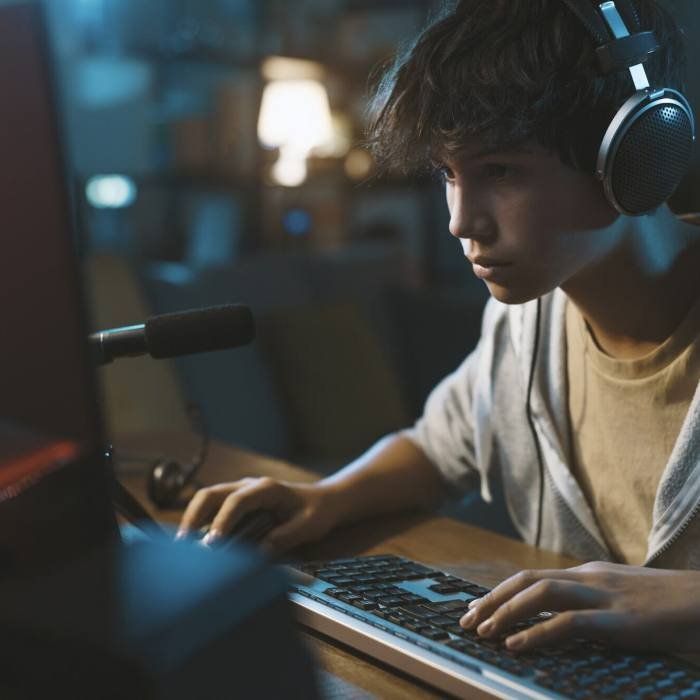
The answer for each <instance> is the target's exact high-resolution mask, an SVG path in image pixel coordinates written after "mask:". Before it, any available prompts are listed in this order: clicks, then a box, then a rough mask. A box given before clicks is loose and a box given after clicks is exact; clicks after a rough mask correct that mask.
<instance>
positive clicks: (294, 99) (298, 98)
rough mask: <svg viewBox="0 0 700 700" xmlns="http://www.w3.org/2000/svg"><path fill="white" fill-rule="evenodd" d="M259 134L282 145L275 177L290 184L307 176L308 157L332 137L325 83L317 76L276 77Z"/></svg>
mask: <svg viewBox="0 0 700 700" xmlns="http://www.w3.org/2000/svg"><path fill="white" fill-rule="evenodd" d="M258 138H259V139H260V142H261V143H262V144H263V145H264V146H267V147H268V148H279V149H280V159H279V161H277V163H275V166H274V167H273V169H272V175H273V177H274V178H275V180H276V181H277V182H278V183H279V184H281V185H286V186H288V187H295V186H297V185H300V184H301V183H302V182H304V180H305V179H306V159H307V158H308V156H309V155H310V153H311V152H312V151H313V150H314V149H315V148H317V147H319V146H323V145H324V144H327V143H328V142H329V141H332V139H333V124H332V120H331V111H330V106H329V104H328V94H327V93H326V89H325V87H324V86H323V85H322V84H321V83H319V82H318V81H317V80H273V81H272V82H270V83H268V84H267V85H266V86H265V90H264V92H263V97H262V103H261V105H260V116H259V118H258Z"/></svg>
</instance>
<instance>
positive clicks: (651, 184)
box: [563, 0, 695, 216]
mask: <svg viewBox="0 0 700 700" xmlns="http://www.w3.org/2000/svg"><path fill="white" fill-rule="evenodd" d="M563 2H564V3H566V5H567V6H568V7H569V9H571V11H572V12H573V13H574V14H575V15H576V16H577V17H578V19H579V20H580V21H581V22H582V23H583V25H584V26H585V28H586V30H587V31H588V33H589V34H590V35H591V37H592V38H593V41H594V43H595V46H596V55H597V57H598V66H599V68H600V71H601V73H602V74H604V75H605V74H608V73H614V72H617V71H622V70H629V72H630V75H631V76H632V80H633V82H634V87H635V92H634V94H632V95H631V96H630V97H629V98H628V99H627V100H625V102H624V103H623V104H622V106H621V107H620V108H619V109H618V111H617V113H616V114H615V116H614V117H613V119H612V121H611V122H610V125H609V126H608V127H607V129H606V130H605V134H604V136H603V140H602V142H601V144H600V148H599V150H598V158H597V163H596V177H597V178H598V179H599V180H601V181H602V183H603V188H604V190H605V195H606V197H607V198H608V200H609V201H610V203H611V204H612V205H613V206H614V207H615V209H617V211H619V212H620V213H621V214H626V215H628V216H641V215H643V214H648V213H649V212H651V211H653V210H654V209H656V208H657V207H659V206H660V205H661V204H663V203H664V202H665V201H666V200H667V199H668V198H669V197H670V196H671V194H673V192H674V190H675V189H676V188H677V187H678V185H679V184H680V182H681V180H682V179H683V176H684V175H685V173H686V171H687V169H688V166H689V164H690V158H691V154H692V148H693V143H694V141H695V118H694V116H693V110H692V108H691V106H690V104H689V103H688V100H687V99H686V98H685V97H684V96H683V95H682V94H681V93H680V92H678V91H677V90H674V89H672V88H669V87H663V86H658V87H657V86H650V85H649V80H648V78H647V74H646V71H645V70H644V66H643V65H642V64H643V63H644V62H645V61H646V60H647V59H648V58H649V56H650V55H651V54H652V53H653V52H654V51H657V50H658V49H659V48H660V45H659V42H658V40H657V39H656V36H655V35H654V32H651V31H642V30H641V25H640V21H639V14H638V12H637V10H636V8H635V7H634V5H633V3H632V0H615V2H600V1H599V0H594V2H591V0H563Z"/></svg>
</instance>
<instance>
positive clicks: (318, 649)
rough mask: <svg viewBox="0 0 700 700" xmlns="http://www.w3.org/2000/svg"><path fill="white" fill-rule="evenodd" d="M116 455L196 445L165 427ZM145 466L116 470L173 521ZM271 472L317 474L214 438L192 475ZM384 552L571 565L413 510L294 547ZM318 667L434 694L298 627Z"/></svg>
mask: <svg viewBox="0 0 700 700" xmlns="http://www.w3.org/2000/svg"><path fill="white" fill-rule="evenodd" d="M114 443H115V450H116V454H117V457H118V455H119V452H120V450H121V449H126V450H128V451H129V452H134V453H140V454H144V455H154V456H157V455H158V454H167V455H168V457H172V458H176V459H179V460H182V461H183V462H187V460H189V459H190V458H191V456H192V454H193V453H194V452H195V450H196V447H197V439H196V438H195V437H188V436H174V435H172V434H162V435H141V436H129V437H128V438H122V439H115V441H114ZM145 473H146V468H145V466H144V465H143V463H142V464H141V466H140V467H137V468H134V469H130V470H129V471H127V470H121V471H120V479H121V481H122V483H123V484H124V485H125V486H126V487H127V488H128V489H129V490H130V491H131V492H132V493H133V494H134V495H135V496H136V497H137V498H138V499H139V500H140V501H141V503H143V505H144V506H146V508H147V509H148V510H149V512H150V513H151V514H152V515H153V516H154V517H155V518H156V519H158V520H160V521H162V522H168V523H172V524H177V523H178V522H179V519H180V513H181V510H182V507H184V504H185V502H186V499H183V503H182V504H181V507H180V508H178V509H174V510H167V511H166V510H158V509H156V508H155V507H153V506H152V505H151V504H150V503H149V502H148V499H147V497H146V478H145ZM263 475H265V476H271V477H274V478H278V479H284V480H288V481H289V480H295V481H305V482H310V481H315V480H316V479H317V478H318V477H317V475H315V474H313V473H311V472H309V471H307V470H304V469H301V468H299V467H295V466H293V465H291V464H288V463H286V462H282V461H280V460H276V459H270V458H268V457H263V456H262V455H259V454H255V453H253V452H249V451H246V450H241V449H237V448H234V447H230V446H227V445H224V444H222V443H213V444H212V446H211V450H210V453H209V457H208V459H207V462H206V464H205V466H204V468H203V469H202V471H201V472H200V474H199V476H198V481H199V483H200V484H214V483H217V482H221V481H233V480H235V479H239V478H241V477H244V476H263ZM378 553H391V554H398V555H402V556H407V557H410V558H412V559H417V560H419V561H423V562H426V563H429V564H432V565H435V566H437V567H439V568H441V569H444V570H445V571H449V572H451V573H454V574H456V575H458V576H463V577H465V578H468V579H471V580H473V581H476V582H477V583H480V584H482V585H485V586H494V585H495V584H497V583H498V582H499V581H501V580H502V579H503V578H505V577H507V576H510V575H511V574H513V573H515V572H517V571H519V570H520V569H525V568H554V567H564V566H572V565H574V564H576V563H577V562H575V561H574V560H573V559H569V558H567V557H563V556H561V555H558V554H553V553H551V552H545V551H542V550H538V549H535V548H534V547H530V546H528V545H525V544H523V543H521V542H517V541H515V540H511V539H509V538H506V537H501V536H500V535H496V534H494V533H492V532H489V531H487V530H481V529H479V528H476V527H472V526H470V525H465V524H463V523H460V522H458V521H456V520H452V519H449V518H440V517H431V516H425V515H421V514H417V513H410V514H406V515H401V516H387V517H381V518H375V519H373V520H370V521H365V522H363V523H361V524H357V525H352V526H349V527H345V528H342V529H340V530H337V531H335V532H334V533H333V534H332V535H331V536H329V537H327V538H326V539H324V540H323V541H321V542H317V543H314V544H309V545H306V546H304V547H301V548H299V550H298V554H299V556H300V557H302V558H304V559H325V558H334V557H345V556H354V555H359V554H378ZM304 637H305V638H306V639H307V640H308V642H309V644H310V646H311V648H312V649H313V652H314V653H315V655H316V657H317V659H318V661H319V663H320V665H321V667H322V668H324V669H326V670H327V671H329V672H330V673H332V674H333V675H334V676H336V677H338V678H341V679H343V680H346V681H348V682H350V683H352V684H354V685H355V686H357V687H359V688H362V689H363V690H365V691H367V692H368V693H371V694H372V695H374V696H375V697H378V698H387V699H389V700H394V699H396V700H404V699H405V698H407V697H410V698H411V699H412V700H413V699H414V698H415V699H420V700H423V699H428V698H431V699H434V698H439V697H442V696H441V695H440V694H439V693H437V692H436V691H432V690H431V689H428V688H425V687H421V686H419V685H417V684H416V682H415V681H413V680H412V679H410V678H408V677H406V676H402V675H400V674H398V673H396V672H395V671H393V670H391V669H388V668H385V667H380V666H377V665H376V664H374V663H372V662H370V661H368V660H366V659H364V658H361V657H359V656H358V655H356V654H354V653H352V652H351V651H348V650H347V649H346V648H343V647H340V646H338V645H335V644H333V643H331V642H329V641H327V640H325V639H323V640H322V639H320V638H319V637H317V636H316V635H315V634H314V633H304Z"/></svg>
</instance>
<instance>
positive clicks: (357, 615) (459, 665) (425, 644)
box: [290, 555, 700, 700]
mask: <svg viewBox="0 0 700 700" xmlns="http://www.w3.org/2000/svg"><path fill="white" fill-rule="evenodd" d="M293 578H294V581H293V584H292V590H291V592H290V598H291V600H292V603H293V605H294V607H295V609H296V614H297V619H298V620H299V621H300V622H301V624H302V625H305V626H307V627H309V628H312V629H314V630H316V631H318V632H320V633H322V634H324V635H327V636H329V637H331V638H332V639H333V640H336V641H338V642H341V643H344V644H347V645H349V646H350V647H353V648H355V649H357V650H359V651H361V652H363V653H365V654H367V655H369V656H370V657H372V658H373V659H376V660H378V661H382V662H384V663H387V664H389V665H391V666H393V667H395V668H397V669H399V670H400V671H403V672H404V673H407V674H409V675H411V676H414V677H416V678H419V679H421V680H422V681H424V682H426V683H428V684H430V685H432V686H434V687H435V688H438V689H440V690H441V691H444V692H446V693H449V694H451V695H454V696H457V697H470V698H472V697H484V698H492V697H497V698H576V699H577V700H578V699H589V698H590V699H595V700H598V699H599V698H624V699H628V700H632V699H637V698H640V699H641V698H644V699H645V700H653V699H657V698H664V699H665V700H676V699H679V698H700V668H698V667H696V666H693V665H691V664H690V663H687V662H684V661H682V660H680V659H678V658H675V657H671V656H666V655H661V654H641V653H637V654H634V653H626V652H624V651H620V650H615V649H612V648H609V647H606V646H605V645H603V644H601V643H598V642H590V641H588V642H587V641H584V640H575V641H573V642H571V643H569V644H567V645H566V646H563V647H557V648H548V649H542V650H539V651H536V652H530V653H520V654H518V653H516V652H514V651H509V650H507V649H506V647H505V645H504V644H503V639H504V636H503V637H501V638H500V639H482V638H480V637H479V636H478V635H477V634H476V633H475V632H474V631H467V630H464V629H462V628H461V627H460V626H459V619H460V617H461V616H462V615H463V614H464V613H465V611H466V605H467V603H468V601H470V600H471V599H472V598H475V597H480V596H482V595H484V594H485V593H487V592H488V589H487V588H484V587H483V586H479V585H478V584H476V583H473V582H471V581H467V580H465V579H462V578H459V577H457V576H452V575H450V574H449V573H446V572H443V571H439V570H437V569H435V568H433V567H430V566H427V565H425V564H421V563H419V562H416V561H413V560H411V559H406V558H404V557H398V556H394V555H376V556H367V557H352V558H347V559H335V560H332V561H324V562H308V563H303V564H298V565H296V571H295V574H294V577H293ZM551 615H552V613H547V612H543V613H540V614H539V615H538V616H537V617H534V618H531V619H530V620H527V621H525V622H522V623H520V624H518V625H516V627H515V629H525V628H527V627H528V626H530V625H533V624H536V623H537V622H541V621H542V619H543V618H546V617H550V616H551Z"/></svg>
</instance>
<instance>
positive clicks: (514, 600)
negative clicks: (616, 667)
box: [460, 562, 700, 651]
mask: <svg viewBox="0 0 700 700" xmlns="http://www.w3.org/2000/svg"><path fill="white" fill-rule="evenodd" d="M469 607H470V611H469V612H468V613H467V614H466V615H464V617H462V619H461V620H460V624H461V625H462V626H463V627H465V628H467V629H473V628H475V627H476V629H477V632H478V634H480V635H482V636H484V637H493V636H499V635H501V634H504V633H507V632H508V630H509V628H511V627H512V626H513V625H514V624H515V623H517V622H520V621H522V620H526V619H528V618H530V617H534V616H535V615H537V613H539V612H543V611H547V612H558V613H559V614H557V615H553V616H552V617H551V618H549V619H546V620H545V621H543V622H539V623H537V624H535V625H534V626H532V627H531V628H529V629H527V630H524V631H522V632H519V633H516V634H511V635H510V636H508V637H507V638H506V645H507V647H508V648H510V649H517V650H518V651H529V650H530V649H534V648H536V647H540V646H544V645H552V644H558V643H560V642H564V641H567V640H570V639H581V638H583V639H597V640H601V641H604V642H607V643H609V644H612V645H614V646H621V647H626V648H630V649H658V650H676V651H697V650H700V571H670V570H663V569H650V568H646V567H641V566H627V565H623V564H609V563H606V562H591V563H588V564H583V565H582V566H576V567H573V568H571V569H549V570H539V571H521V572H520V573H518V574H516V575H515V576H512V577H511V578H509V579H506V580H505V581H503V582H502V583H501V584H499V585H498V586H497V587H496V588H494V589H493V590H492V591H491V592H490V593H489V594H487V595H485V596H484V597H483V598H480V599H478V600H474V601H472V602H471V603H470V606H469Z"/></svg>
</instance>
